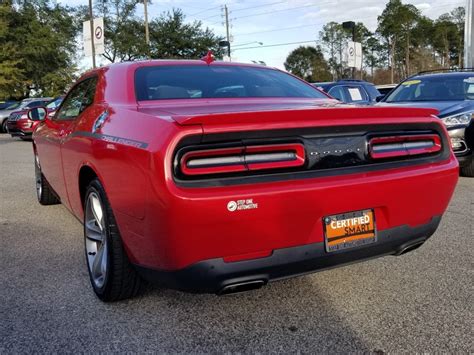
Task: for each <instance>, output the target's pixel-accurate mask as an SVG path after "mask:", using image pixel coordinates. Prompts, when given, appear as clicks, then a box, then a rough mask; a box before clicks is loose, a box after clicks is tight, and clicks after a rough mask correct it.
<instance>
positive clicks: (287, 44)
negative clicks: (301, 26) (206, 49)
mask: <svg viewBox="0 0 474 355" xmlns="http://www.w3.org/2000/svg"><path fill="white" fill-rule="evenodd" d="M316 42H317V41H316V40H314V39H313V40H311V41H298V42H286V43H276V44H268V45H264V46H255V47H245V48H236V49H234V51H242V50H244V49H255V48H267V47H280V46H289V45H291V44H303V43H316Z"/></svg>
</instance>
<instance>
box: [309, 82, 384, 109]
mask: <svg viewBox="0 0 474 355" xmlns="http://www.w3.org/2000/svg"><path fill="white" fill-rule="evenodd" d="M313 85H314V86H316V87H317V88H318V89H320V90H323V91H324V92H327V93H328V94H329V95H331V96H332V97H334V98H335V99H338V100H339V101H342V102H346V103H351V104H361V105H372V104H374V103H375V102H376V101H377V98H379V99H380V98H382V97H383V95H382V94H381V93H380V92H379V91H378V90H377V89H376V87H375V85H374V84H372V83H369V82H367V81H364V80H356V79H344V80H338V81H332V82H325V83H313Z"/></svg>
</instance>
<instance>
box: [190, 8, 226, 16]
mask: <svg viewBox="0 0 474 355" xmlns="http://www.w3.org/2000/svg"><path fill="white" fill-rule="evenodd" d="M219 8H220V6H214V7H211V8H209V9H205V10H202V11H199V12H196V13H194V14H191V15H189V16H191V17H192V16H196V15H199V14H202V13H204V12H208V11H211V10H214V9H219Z"/></svg>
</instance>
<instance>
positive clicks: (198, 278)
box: [136, 216, 441, 294]
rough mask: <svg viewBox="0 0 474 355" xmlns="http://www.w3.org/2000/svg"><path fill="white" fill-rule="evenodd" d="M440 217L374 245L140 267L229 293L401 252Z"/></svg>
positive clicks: (150, 275) (175, 282) (172, 283)
mask: <svg viewBox="0 0 474 355" xmlns="http://www.w3.org/2000/svg"><path fill="white" fill-rule="evenodd" d="M440 221H441V216H435V217H433V218H432V219H431V220H430V221H429V222H428V223H426V224H422V225H419V226H415V227H410V226H408V225H403V226H398V227H395V228H390V229H386V230H382V231H379V232H378V235H377V241H376V242H375V243H372V244H369V245H364V246H360V247H356V248H351V249H346V250H341V251H335V252H329V253H328V252H327V251H326V249H325V244H324V242H320V243H312V244H307V245H303V246H297V247H290V248H284V249H276V250H274V251H273V252H272V254H271V255H270V256H268V257H264V258H259V259H251V260H244V261H238V262H225V261H224V259H222V258H215V259H210V260H204V261H200V262H197V263H195V264H192V265H190V266H188V267H186V268H183V269H180V270H174V271H162V270H155V269H151V268H145V267H140V266H136V268H137V270H138V271H139V273H140V275H141V276H142V277H143V278H145V279H146V280H148V281H151V282H154V283H158V284H160V285H163V286H166V287H168V288H173V289H177V290H181V291H186V292H194V293H218V294H220V293H229V292H238V291H240V290H241V289H242V290H246V289H251V288H257V287H259V286H262V285H264V284H266V283H268V282H269V281H274V280H279V279H285V278H288V277H292V276H298V275H303V274H308V273H312V272H316V271H319V270H324V269H328V268H332V267H336V266H341V265H346V264H350V263H354V262H359V261H363V260H367V259H372V258H376V257H380V256H384V255H400V254H403V253H405V252H408V251H410V250H413V249H415V248H417V247H419V246H420V245H421V244H423V243H424V242H425V241H426V240H427V239H428V238H429V237H430V236H431V235H432V234H433V233H434V232H435V231H436V229H437V227H438V225H439V223H440Z"/></svg>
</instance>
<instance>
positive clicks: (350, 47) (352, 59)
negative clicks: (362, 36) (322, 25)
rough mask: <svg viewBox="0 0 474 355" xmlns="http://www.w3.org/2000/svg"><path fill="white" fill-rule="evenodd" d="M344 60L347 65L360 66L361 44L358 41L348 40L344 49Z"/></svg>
mask: <svg viewBox="0 0 474 355" xmlns="http://www.w3.org/2000/svg"><path fill="white" fill-rule="evenodd" d="M346 62H347V66H348V67H352V68H361V67H362V44H361V43H360V42H352V41H350V42H348V43H347V50H346Z"/></svg>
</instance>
